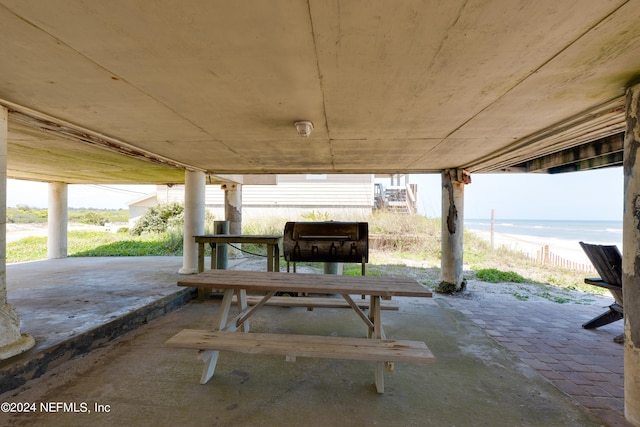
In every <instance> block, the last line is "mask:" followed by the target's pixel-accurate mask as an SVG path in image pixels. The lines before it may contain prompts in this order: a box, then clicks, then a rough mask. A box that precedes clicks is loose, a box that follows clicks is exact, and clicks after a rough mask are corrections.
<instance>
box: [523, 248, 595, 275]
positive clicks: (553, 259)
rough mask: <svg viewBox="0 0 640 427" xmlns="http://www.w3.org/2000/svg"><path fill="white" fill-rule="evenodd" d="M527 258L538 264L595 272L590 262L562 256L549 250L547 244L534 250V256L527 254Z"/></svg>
mask: <svg viewBox="0 0 640 427" xmlns="http://www.w3.org/2000/svg"><path fill="white" fill-rule="evenodd" d="M529 258H531V260H532V261H535V262H536V263H537V264H540V265H549V266H553V267H564V268H568V269H571V270H577V271H584V272H586V273H596V270H595V269H594V268H593V265H591V263H581V262H576V261H572V260H569V259H566V258H563V257H561V256H560V255H558V254H554V253H553V252H551V251H550V250H549V245H544V246H542V247H540V250H538V251H537V252H536V254H535V257H534V256H532V254H529Z"/></svg>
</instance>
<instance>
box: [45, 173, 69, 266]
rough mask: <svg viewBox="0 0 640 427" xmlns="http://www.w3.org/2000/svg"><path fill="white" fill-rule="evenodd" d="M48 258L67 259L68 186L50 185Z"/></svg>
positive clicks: (60, 184) (53, 183)
mask: <svg viewBox="0 0 640 427" xmlns="http://www.w3.org/2000/svg"><path fill="white" fill-rule="evenodd" d="M47 214H48V227H49V228H48V240H47V258H49V259H55V258H66V257H67V223H68V219H69V214H68V186H67V184H65V183H64V182H51V183H49V211H48V213H47Z"/></svg>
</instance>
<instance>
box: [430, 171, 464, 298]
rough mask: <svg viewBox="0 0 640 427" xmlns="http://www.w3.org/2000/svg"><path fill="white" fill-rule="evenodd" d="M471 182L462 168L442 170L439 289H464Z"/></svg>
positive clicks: (445, 291)
mask: <svg viewBox="0 0 640 427" xmlns="http://www.w3.org/2000/svg"><path fill="white" fill-rule="evenodd" d="M470 182H471V178H470V176H469V174H468V173H467V172H465V171H463V170H461V169H447V170H444V171H442V243H441V245H442V250H441V251H442V253H441V261H440V262H441V269H440V270H441V275H442V281H441V282H440V286H439V287H438V289H437V290H438V292H443V293H451V292H457V291H460V290H462V289H464V286H465V281H464V276H463V270H462V262H463V260H462V252H463V249H464V185H465V184H468V183H470Z"/></svg>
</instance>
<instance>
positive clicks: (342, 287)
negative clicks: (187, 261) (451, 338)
mask: <svg viewBox="0 0 640 427" xmlns="http://www.w3.org/2000/svg"><path fill="white" fill-rule="evenodd" d="M178 286H188V287H194V288H213V289H246V290H247V291H272V290H275V291H280V292H308V293H324V294H354V295H359V294H361V295H374V296H381V297H391V296H413V297H431V296H432V294H431V292H430V291H429V290H428V289H427V288H426V287H425V286H423V285H421V284H420V283H418V281H417V280H414V279H408V278H396V277H374V276H341V275H334V274H306V273H280V272H263V271H243V270H208V271H205V272H202V273H198V274H194V275H192V276H187V277H185V278H184V279H182V280H180V281H179V282H178Z"/></svg>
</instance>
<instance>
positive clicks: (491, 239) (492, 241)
mask: <svg viewBox="0 0 640 427" xmlns="http://www.w3.org/2000/svg"><path fill="white" fill-rule="evenodd" d="M493 214H494V212H493V209H491V249H493V219H494V217H493Z"/></svg>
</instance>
